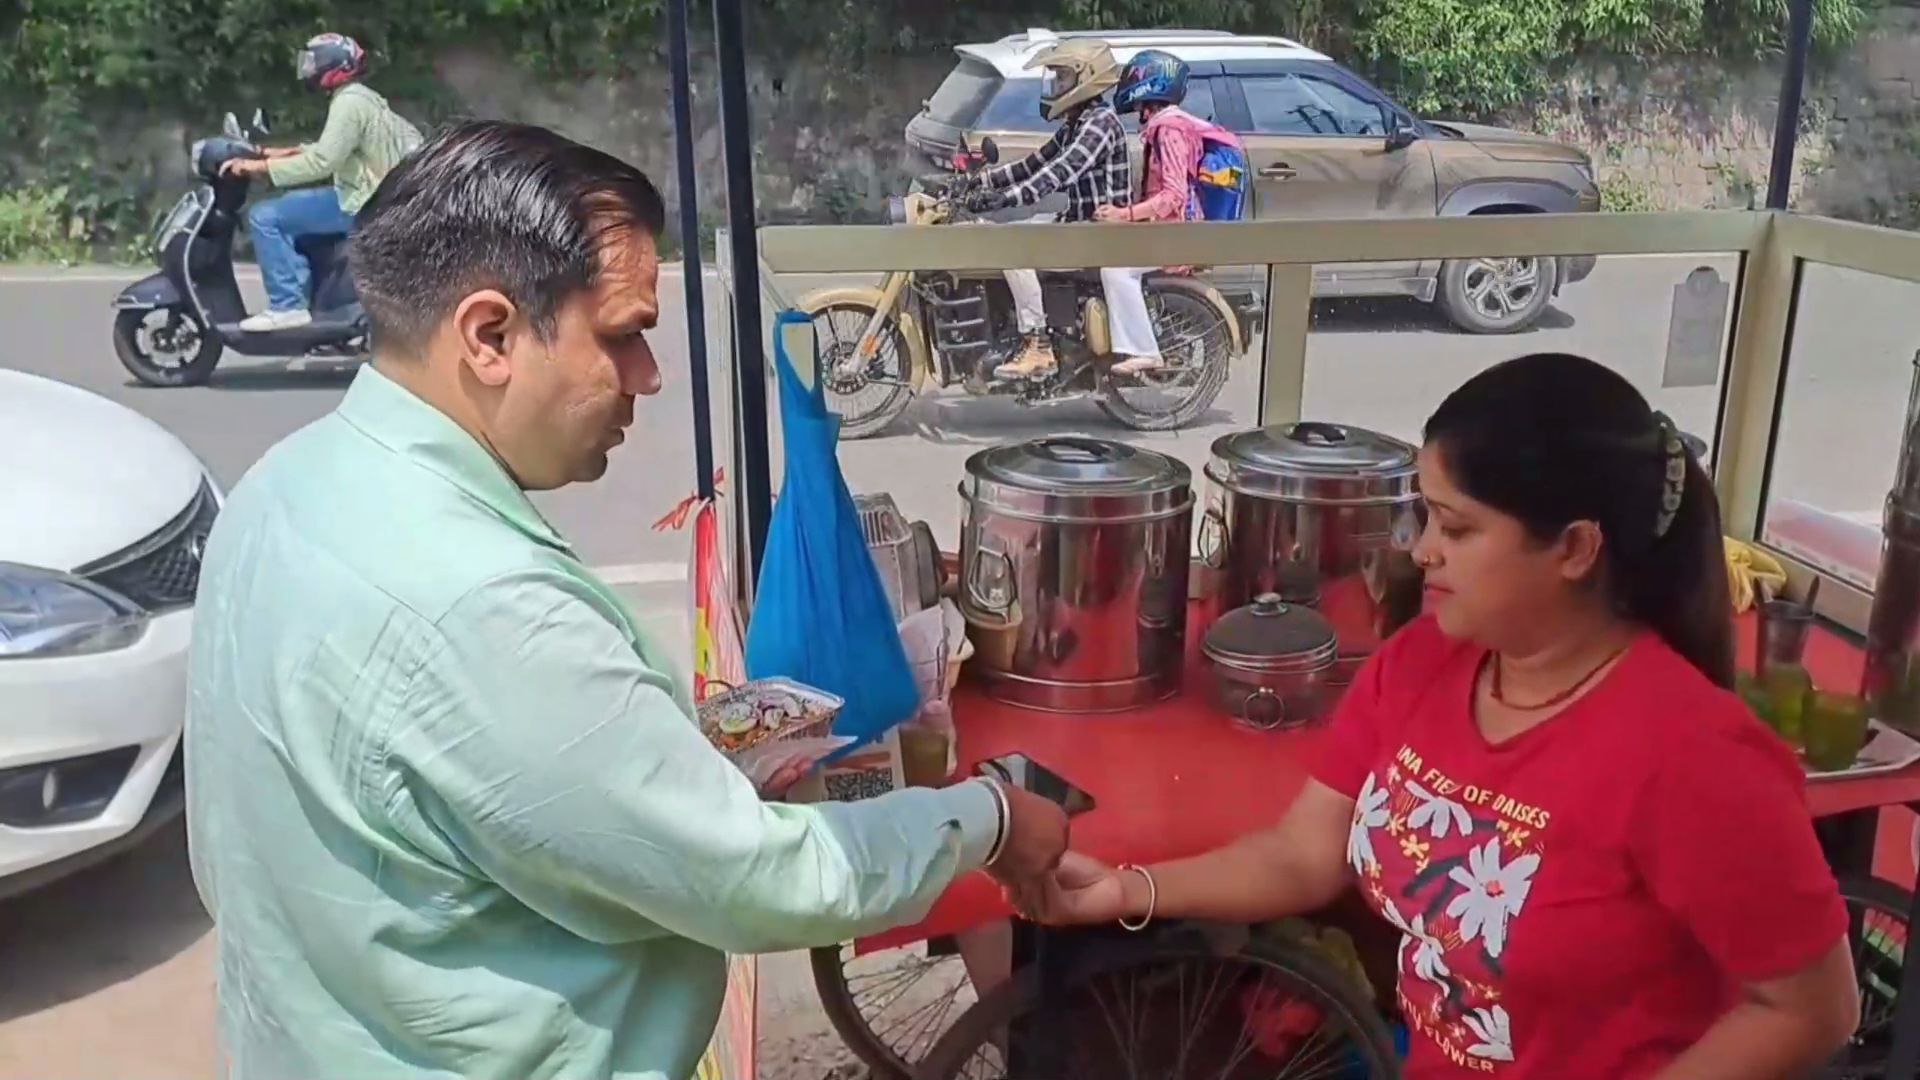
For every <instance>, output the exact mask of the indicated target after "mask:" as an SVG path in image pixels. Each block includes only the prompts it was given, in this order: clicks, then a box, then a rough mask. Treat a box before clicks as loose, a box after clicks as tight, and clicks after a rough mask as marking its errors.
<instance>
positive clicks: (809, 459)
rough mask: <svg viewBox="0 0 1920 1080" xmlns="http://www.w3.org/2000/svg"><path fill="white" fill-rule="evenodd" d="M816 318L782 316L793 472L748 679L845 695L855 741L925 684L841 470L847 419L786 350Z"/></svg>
mask: <svg viewBox="0 0 1920 1080" xmlns="http://www.w3.org/2000/svg"><path fill="white" fill-rule="evenodd" d="M811 325H812V321H811V319H810V318H809V317H808V316H807V315H806V314H805V313H803V312H798V311H783V312H781V313H780V314H779V315H777V316H775V318H774V335H773V340H774V353H773V356H774V366H775V369H776V370H777V371H778V373H779V383H780V423H781V425H782V427H783V428H784V431H785V436H784V442H785V449H786V475H785V478H784V480H783V481H782V483H781V487H780V501H779V503H778V504H777V505H776V506H775V507H774V511H773V520H772V522H771V523H770V524H769V525H768V529H767V550H766V554H765V556H764V557H763V559H762V561H761V564H760V582H759V587H758V592H757V593H756V595H755V599H754V605H753V615H752V618H751V620H750V621H749V622H748V624H747V677H748V678H751V679H761V678H768V677H771V676H778V675H784V676H786V677H788V678H791V679H797V680H799V681H800V682H803V683H805V684H807V685H808V686H814V687H818V688H820V689H822V690H825V691H827V692H828V693H831V694H836V695H838V696H840V697H842V698H845V699H846V702H847V704H846V707H845V708H844V709H843V710H842V711H841V713H840V716H839V718H838V719H837V720H835V722H834V726H833V730H834V734H836V735H842V736H846V737H849V738H852V739H855V740H858V743H856V745H858V744H859V743H866V742H869V741H871V740H873V739H876V738H878V737H880V736H881V735H884V734H886V732H887V731H888V729H890V728H892V727H894V726H895V725H897V724H899V723H901V722H902V721H905V720H908V719H910V718H912V717H913V715H914V714H915V713H917V712H919V710H920V689H919V687H918V686H917V685H916V684H915V682H914V679H913V668H912V667H911V666H910V665H909V664H908V662H907V652H906V647H905V646H904V645H902V644H901V642H900V629H899V627H898V626H897V625H896V624H895V623H894V620H893V605H892V603H891V602H890V601H889V600H888V599H887V593H886V589H885V587H884V586H882V585H881V584H880V572H879V570H878V569H876V568H875V567H874V565H873V556H872V554H870V553H869V552H868V550H867V542H866V537H865V534H864V533H862V532H861V529H860V517H859V513H858V511H856V510H855V509H854V505H853V494H852V492H850V491H848V490H847V481H846V478H845V477H844V476H842V475H841V473H840V458H839V455H838V448H839V443H840V418H839V417H837V416H835V415H834V414H833V413H831V412H829V411H828V410H827V402H826V398H825V396H824V394H823V393H822V390H821V388H820V380H819V377H818V374H817V372H818V366H817V363H816V367H815V371H816V375H815V378H814V385H813V387H811V388H809V387H808V386H807V385H806V384H805V383H804V382H802V381H801V379H800V375H799V373H798V372H796V371H795V370H794V367H793V359H792V357H790V356H789V355H788V354H787V338H788V336H789V334H788V331H789V330H790V329H798V328H808V329H810V328H811ZM816 361H817V353H816ZM847 749H848V750H849V751H850V750H852V749H853V747H848V748H847ZM845 752H846V751H843V753H845Z"/></svg>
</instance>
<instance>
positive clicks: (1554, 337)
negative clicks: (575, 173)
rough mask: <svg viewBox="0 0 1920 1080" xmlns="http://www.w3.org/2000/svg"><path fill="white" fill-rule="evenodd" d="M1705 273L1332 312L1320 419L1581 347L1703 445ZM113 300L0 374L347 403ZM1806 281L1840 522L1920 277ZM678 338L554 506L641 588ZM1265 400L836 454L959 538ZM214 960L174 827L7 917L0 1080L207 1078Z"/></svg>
mask: <svg viewBox="0 0 1920 1080" xmlns="http://www.w3.org/2000/svg"><path fill="white" fill-rule="evenodd" d="M1703 262H1704V263H1705V264H1707V265H1712V266H1714V267H1716V268H1717V269H1718V270H1719V271H1720V273H1721V274H1722V275H1723V276H1725V277H1729V278H1730V277H1731V276H1732V275H1733V272H1734V262H1733V260H1732V259H1730V258H1710V259H1705V260H1702V259H1693V258H1664V257H1663V258H1633V259H1624V258H1623V259H1610V260H1605V261H1603V263H1602V264H1601V267H1600V269H1599V271H1598V272H1597V273H1596V274H1595V276H1594V277H1593V278H1592V279H1590V280H1589V281H1587V282H1584V283H1582V284H1580V285H1577V286H1572V287H1570V288H1569V289H1568V290H1567V292H1566V293H1565V294H1564V295H1563V296H1562V297H1561V298H1560V300H1559V301H1558V303H1557V304H1556V306H1555V308H1554V310H1553V311H1552V312H1551V313H1550V314H1549V316H1548V318H1547V320H1546V321H1545V322H1544V323H1543V325H1542V326H1541V327H1540V328H1538V329H1536V330H1534V331H1532V332H1530V333H1527V334H1524V335H1521V336H1519V337H1516V338H1474V337H1467V336H1465V335H1460V334H1455V333H1451V332H1449V331H1448V330H1447V329H1446V328H1445V327H1444V325H1442V324H1441V323H1439V322H1438V321H1436V320H1435V319H1433V318H1432V317H1430V316H1428V315H1426V314H1425V313H1424V312H1423V311H1422V309H1419V308H1417V307H1414V306H1409V305H1392V304H1387V305H1378V304H1376V305H1345V306H1329V307H1325V308H1324V309H1323V310H1322V311H1320V312H1319V317H1318V319H1317V322H1316V327H1315V333H1314V336H1313V338H1312V341H1311V346H1310V354H1309V372H1308V385H1307V411H1308V413H1309V414H1310V415H1312V416H1314V417H1315V418H1320V419H1335V420H1344V421H1348V422H1353V423H1359V424H1363V425H1368V426H1373V427H1378V428H1382V429H1385V430H1387V431H1390V432H1393V433H1396V434H1399V435H1401V436H1403V437H1413V436H1415V435H1416V434H1417V432H1418V427H1419V424H1420V422H1421V419H1422V418H1423V417H1424V415H1425V413H1426V412H1427V411H1428V410H1429V409H1431V408H1432V406H1433V405H1434V404H1436V403H1437V402H1438V401H1439V400H1440V398H1441V397H1442V396H1443V395H1444V394H1445V393H1446V392H1447V391H1448V390H1449V389H1451V388H1452V387H1454V386H1456V385H1458V384H1459V383H1460V382H1461V381H1462V380H1463V379H1465V378H1467V377H1469V376H1470V375H1471V374H1472V373H1474V372H1475V371H1478V370H1480V369H1481V368H1483V367H1485V366H1487V365H1488V364H1491V363H1494V362H1496V361H1498V360H1501V359H1504V358H1506V357H1509V356H1512V355H1516V354H1518V353H1519V352H1521V351H1533V350H1542V349H1564V350H1571V351H1577V352H1582V353H1585V354H1587V355H1591V356H1594V357H1597V358H1599V359H1602V360H1604V361H1605V362H1607V363H1609V364H1612V365H1613V366H1615V367H1616V368H1618V369H1619V370H1621V371H1622V372H1624V373H1626V374H1627V375H1628V376H1629V377H1630V378H1632V379H1633V381H1634V382H1635V383H1636V384H1637V385H1639V386H1640V387H1641V388H1642V389H1643V390H1644V391H1646V392H1647V393H1649V394H1650V395H1651V396H1652V398H1653V399H1654V401H1655V403H1656V404H1657V405H1658V406H1659V407H1661V408H1663V409H1666V410H1667V411H1668V412H1669V413H1670V414H1671V415H1673V416H1674V418H1675V419H1676V420H1677V421H1678V422H1679V423H1680V424H1681V425H1682V426H1684V427H1686V428H1688V429H1690V430H1693V431H1695V432H1698V433H1701V434H1703V435H1705V434H1708V433H1710V432H1711V431H1712V428H1713V423H1714V415H1715V409H1716V401H1717V394H1716V393H1715V391H1714V390H1713V389H1711V388H1704V389H1703V388H1687V389H1663V388H1662V387H1661V385H1660V384H1661V366H1662V358H1663V356H1664V350H1665V344H1666V336H1667V320H1668V313H1669V310H1670V304H1671V297H1672V289H1673V286H1674V285H1675V284H1676V283H1677V282H1679V281H1680V280H1681V279H1682V278H1684V277H1685V275H1686V274H1687V272H1688V271H1690V270H1691V269H1693V267H1694V266H1696V265H1699V264H1701V263H1703ZM118 287H119V283H118V282H117V281H114V280H108V279H103V278H102V277H101V276H100V275H99V274H98V273H97V272H96V273H82V274H77V275H76V274H64V275H63V274H55V275H31V274H27V275H23V274H20V273H18V272H16V273H13V274H6V273H0V365H5V366H10V367H19V368H25V369H27V370H30V371H35V372H38V373H41V374H45V375H50V376H53V377H56V378H60V379H64V380H66V381H69V382H73V383H76V384H79V385H81V386H85V387H88V388H91V389H94V390H97V391H99V392H101V393H104V394H107V395H108V396H110V397H113V398H116V399H118V400H120V401H123V402H126V403H128V404H130V405H132V406H133V407H134V408H137V409H139V410H141V411H142V412H145V413H147V414H148V415H150V416H153V417H154V418H156V419H157V420H159V421H160V422H161V423H163V424H165V425H166V426H168V427H169V428H171V429H172V430H174V431H175V432H176V433H178V434H179V435H180V436H181V437H182V438H184V439H185V440H186V441H187V442H188V443H189V444H190V445H192V446H193V447H194V449H195V450H196V451H198V452H199V453H200V454H201V455H202V456H203V457H204V458H205V459H206V460H207V462H208V463H209V464H210V465H211V467H212V468H213V469H214V470H215V471H216V472H217V473H218V474H219V475H220V477H221V478H222V479H223V480H224V481H226V482H228V483H232V482H233V481H235V480H236V479H238V477H239V476H240V474H241V473H242V472H243V471H244V470H245V469H246V468H247V466H248V465H249V464H251V463H252V462H253V461H254V460H255V459H256V458H257V457H258V456H259V454H260V453H261V452H262V451H263V450H265V449H266V448H267V447H268V446H269V445H271V444H272V443H273V442H274V441H275V440H276V439H278V438H280V437H282V436H284V435H285V434H287V433H288V432H290V431H292V430H293V429H294V428H296V427H298V426H299V425H301V424H304V423H306V422H308V421H310V420H312V419H313V418H315V417H317V416H319V415H321V414H322V413H324V412H325V411H326V410H327V409H328V408H330V407H331V406H332V405H333V404H334V402H336V401H337V400H338V399H339V397H340V395H341V393H342V392H343V390H344V387H345V385H346V382H347V379H348V378H349V377H350V376H349V374H348V373H346V372H343V371H340V370H337V369H334V370H329V369H311V370H298V369H290V368H289V367H288V365H286V364H285V363H281V362H236V363H234V364H232V366H230V367H225V368H223V370H222V371H221V373H220V375H219V377H218V378H217V379H216V381H215V382H214V384H213V385H211V386H209V387H206V388H203V389H196V390H151V389H146V388H143V387H140V386H138V385H134V384H132V383H131V381H130V380H129V379H128V378H127V377H126V375H125V374H124V372H122V370H121V369H120V367H119V365H118V364H117V363H116V362H115V360H114V359H113V355H112V351H111V347H110V345H109V341H108V318H107V316H108V312H107V307H106V304H107V300H108V299H109V298H110V297H111V296H112V295H113V293H114V292H115V291H116V290H117V288H118ZM1806 288H1807V292H1806V295H1805V302H1804V303H1803V305H1802V309H1801V313H1800V317H1799V320H1798V323H1797V334H1798V347H1797V349H1796V354H1795V365H1794V368H1793V370H1792V371H1791V373H1790V379H1789V387H1790V388H1789V401H1788V405H1787V408H1786V410H1785V417H1784V422H1785V424H1786V429H1787V434H1786V437H1785V438H1786V442H1785V446H1784V448H1783V449H1782V451H1781V452H1780V454H1779V457H1778V465H1777V469H1776V482H1777V487H1778V489H1779V490H1781V491H1783V492H1784V493H1787V494H1790V495H1794V496H1796V497H1800V498H1810V499H1811V501H1814V502H1816V503H1818V504H1819V505H1822V506H1825V507H1827V508H1829V509H1835V510H1843V511H1857V510H1862V509H1865V510H1871V509H1872V508H1873V507H1875V506H1877V505H1878V503H1879V500H1880V498H1881V497H1882V495H1883V494H1884V492H1885V490H1886V487H1887V485H1888V484H1889V482H1890V480H1891V474H1892V461H1893V451H1894V448H1895V446H1896V445H1897V443H1898V430H1897V429H1898V421H1899V417H1900V414H1901V410H1902V408H1903V406H1904V402H1905V399H1906V392H1907V385H1908V379H1909V367H1908V360H1909V358H1910V357H1911V356H1912V354H1913V351H1914V349H1915V348H1916V347H1917V346H1920V288H1917V287H1914V286H1906V285H1897V284H1893V283H1889V282H1884V281H1877V280H1873V279H1869V278H1866V277H1864V276H1862V275H1857V274H1851V273H1849V272H1841V271H1832V270H1826V269H1823V268H1813V269H1812V270H1810V271H1809V273H1808V275H1807V283H1806ZM664 291H665V295H664V297H663V302H664V309H665V310H666V311H668V312H670V313H671V312H677V311H679V310H681V304H682V300H681V291H680V282H679V280H678V278H677V277H669V278H668V279H667V281H666V283H665V287H664ZM1869 312H1870V313H1871V317H1869V316H1868V313H1869ZM685 341H686V335H685V327H684V325H683V322H682V320H680V319H677V318H669V320H668V323H667V325H666V326H664V327H662V328H661V330H660V332H659V333H658V334H657V335H656V338H655V342H656V348H657V349H658V350H659V351H660V354H661V356H662V358H663V360H664V361H665V364H666V374H667V389H666V391H665V392H664V393H663V394H662V395H661V396H660V397H659V398H658V399H656V400H654V401H653V402H650V403H648V405H647V406H646V407H645V408H644V409H643V410H642V412H641V417H640V421H639V423H640V425H641V426H642V427H641V430H640V431H639V432H638V433H637V436H638V437H630V438H629V440H628V442H627V444H626V446H624V447H623V448H622V449H621V450H619V451H618V452H617V453H616V456H615V458H614V466H613V469H612V470H611V472H610V474H609V476H608V479H607V480H606V481H605V482H603V483H602V484H599V485H596V486H594V487H592V488H588V489H583V490H580V491H570V492H564V493H558V494H553V495H548V496H542V497H541V502H542V504H543V505H544V506H545V507H546V509H547V510H548V511H549V512H550V513H551V514H552V516H553V517H554V518H555V519H556V521H557V523H558V524H559V525H560V527H561V528H562V529H563V530H565V531H566V532H568V533H569V534H570V535H572V536H573V537H575V538H576V540H577V541H578V543H579V546H580V548H581V550H582V553H583V555H584V556H585V557H586V558H587V559H588V560H589V561H592V562H595V563H598V564H602V565H609V564H612V565H619V566H623V567H627V568H628V571H629V572H628V574H627V577H628V579H629V583H630V584H644V583H645V582H646V581H647V580H648V578H649V575H650V574H652V573H655V572H661V571H665V570H670V569H671V568H672V567H673V566H676V565H680V564H683V563H684V561H685V550H686V549H685V546H684V545H685V543H686V541H685V539H684V537H682V536H669V535H662V534H656V533H653V532H651V531H650V530H649V524H650V523H651V522H652V521H653V520H654V518H655V517H657V516H658V515H660V514H661V513H662V512H664V511H665V510H666V509H667V508H669V507H670V506H671V505H673V504H674V503H675V502H676V501H677V500H679V499H680V498H681V497H683V496H684V495H686V494H687V493H688V492H689V491H690V490H691V487H692V471H693V470H692V450H691V448H690V437H691V436H690V429H691V422H690V419H689V417H688V396H687V377H686V360H685V356H686V345H685ZM721 385H724V383H721ZM1258 396H1259V379H1258V371H1257V365H1255V364H1251V363H1248V364H1242V365H1240V366H1239V367H1238V368H1237V369H1236V370H1235V372H1234V375H1233V378H1232V382H1231V384H1230V385H1229V387H1228V389H1227V390H1226V392H1225V393H1223V394H1222V395H1221V397H1220V400H1219V403H1218V406H1217V408H1216V409H1215V411H1214V412H1213V413H1212V414H1211V415H1210V416H1208V417H1206V418H1205V420H1204V422H1203V423H1202V424H1201V425H1200V426H1198V427H1196V428H1194V429H1192V430H1190V431H1187V432H1182V433H1180V434H1177V435H1168V436H1138V435H1132V434H1130V433H1124V432H1120V431H1118V430H1116V429H1115V428H1114V427H1113V426H1112V424H1111V423H1110V422H1108V421H1107V420H1106V419H1105V418H1104V417H1103V416H1102V414H1101V413H1099V411H1098V410H1097V409H1095V408H1094V407H1093V405H1091V404H1090V403H1085V402H1080V403H1069V404H1063V405H1058V406H1053V407H1047V408H1041V409H1022V408H1019V407H1017V406H1013V405H1010V404H1006V403H1003V402H1000V401H991V400H989V401H979V400H973V399H969V398H966V397H964V396H962V395H956V394H943V395H938V396H933V397H929V398H928V399H926V400H924V401H923V402H921V403H920V404H918V405H917V406H916V407H915V408H914V409H913V410H912V411H911V412H910V413H909V414H908V416H907V417H905V418H904V419H903V422H902V423H901V424H900V425H898V426H897V427H896V429H895V430H894V431H892V432H889V433H888V434H887V435H886V436H884V437H882V438H878V439H874V440H869V441H865V442H861V443H857V444H850V445H847V446H846V447H844V448H843V453H842V459H843V461H844V463H845V468H846V472H847V475H848V478H849V480H850V482H851V484H852V486H853V487H854V488H855V489H856V490H888V491H892V492H893V493H894V494H895V495H896V496H897V497H898V498H899V500H900V501H901V503H902V504H903V507H904V508H905V509H906V511H907V512H908V513H909V514H910V515H912V516H915V517H924V518H927V519H928V520H930V521H931V522H932V523H933V524H934V527H935V529H936V531H937V532H938V533H939V534H940V536H941V537H942V538H943V541H944V542H945V543H947V544H949V545H951V544H952V543H953V542H954V538H955V537H956V536H957V531H958V507H957V503H956V500H955V497H954V495H953V485H954V483H955V482H956V480H957V478H958V475H959V471H960V465H961V462H962V461H964V459H965V457H966V456H967V455H968V454H969V453H971V452H973V451H974V450H975V449H977V448H979V447H981V446H985V445H988V444H990V443H993V442H996V441H999V440H1003V439H1011V438H1018V437H1026V436H1032V435H1038V434H1042V433H1060V432H1065V431H1082V432H1087V433H1092V434H1100V435H1107V436H1121V437H1126V438H1129V439H1132V440H1134V441H1138V442H1143V443H1147V444H1150V445H1153V446H1156V447H1158V448H1161V449H1164V450H1167V451H1169V452H1172V453H1175V454H1177V455H1179V456H1180V457H1182V458H1183V459H1185V460H1187V461H1188V462H1189V463H1190V464H1192V465H1194V466H1195V467H1196V470H1197V468H1198V466H1200V465H1201V464H1202V463H1203V462H1204V460H1205V454H1206V449H1207V446H1208V444H1209V443H1210V442H1211V441H1212V439H1213V438H1214V437H1216V436H1217V435H1218V434H1220V433H1222V432H1226V431H1231V430H1234V429H1237V428H1241V427H1245V426H1249V425H1251V424H1252V423H1253V418H1254V414H1255V409H1256V408H1257V404H1256V403H1257V400H1258ZM722 430H724V428H723V429H722ZM0 434H3V433H0ZM9 464H11V465H12V466H13V467H16V468H20V467H27V468H30V467H32V463H31V462H10V463H9ZM649 564H658V565H651V566H650V565H649ZM211 952H212V950H211V945H210V941H209V938H208V937H207V922H206V916H205V915H204V913H202V912H201V910H200V908H199V905H198V903H197V901H196V900H195V899H194V896H193V892H192V888H191V883H190V881H189V879H188V878H187V876H186V873H185V868H184V858H183V851H182V837H181V836H180V834H179V833H178V831H175V832H173V833H169V834H167V835H166V836H164V837H160V838H156V841H155V842H154V843H153V844H150V845H148V846H147V848H145V849H143V850H142V851H140V852H138V853H136V854H135V855H134V856H132V857H130V858H128V859H125V860H122V861H120V862H117V863H114V864H111V865H109V866H106V867H102V868H100V869H99V870H97V871H95V872H93V873H90V874H88V875H86V876H84V877H82V878H78V879H75V880H72V881H70V882H67V883H64V884H62V885H60V886H57V887H56V888H55V889H53V890H50V891H48V892H47V893H44V894H41V895H38V896H33V897H28V898H26V899H24V900H20V901H16V902H14V903H11V904H6V905H0V970H3V971H5V972H6V973H7V977H6V978H4V979H0V1080H4V1078H6V1077H14V1076H21V1077H27V1076H35V1077H38V1076H50V1075H98V1076H106V1075H149V1076H157V1075H179V1076H187V1075H209V1074H210V1073H211V1072H212V1071H213V1060H214V1059H213V1056H212V1055H213V1049H212V1047H213V1042H212V1030H211V1025H212V1007H211V1003H210V1000H209V994H210V988H211V985H212V983H211V979H212V976H211V968H210V963H211ZM766 989H767V997H766V1001H767V1003H768V1006H769V1008H768V1010H767V1030H768V1033H769V1035H770V1036H772V1037H773V1038H774V1039H775V1040H776V1041H777V1045H775V1046H772V1047H769V1053H770V1055H771V1056H772V1057H773V1058H774V1059H776V1060H777V1061H779V1062H783V1063H785V1064H783V1065H779V1066H777V1067H770V1068H769V1069H767V1070H766V1072H765V1073H764V1077H765V1080H819V1077H820V1076H821V1074H822V1072H824V1071H825V1068H826V1066H827V1065H828V1064H830V1063H831V1062H832V1061H833V1060H834V1058H835V1055H834V1053H833V1049H832V1047H831V1045H830V1044H829V1043H825V1042H823V1036H822V1034H821V1027H820V1024H819V1022H818V1017H817V1014H816V1013H814V1012H812V1011H811V1010H812V999H811V997H810V993H809V991H808V989H807V984H806V979H805V976H804V972H803V971H802V970H800V968H799V967H798V965H796V964H795V962H794V960H793V958H791V957H789V958H782V959H780V960H777V961H775V962H774V963H773V964H772V965H771V966H770V968H769V969H768V979H767V984H766ZM129 1035H133V1036H134V1037H132V1038H129Z"/></svg>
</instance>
